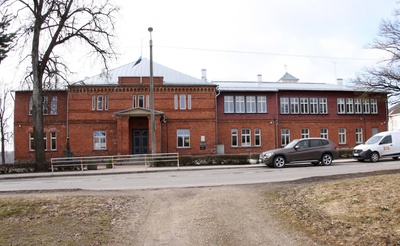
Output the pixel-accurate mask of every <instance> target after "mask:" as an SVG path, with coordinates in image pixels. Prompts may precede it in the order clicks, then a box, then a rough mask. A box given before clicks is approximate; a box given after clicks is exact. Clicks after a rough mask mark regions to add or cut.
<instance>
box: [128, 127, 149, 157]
mask: <svg viewBox="0 0 400 246" xmlns="http://www.w3.org/2000/svg"><path fill="white" fill-rule="evenodd" d="M132 142H133V143H132V153H133V154H134V155H136V154H148V153H149V134H148V131H147V129H146V130H142V129H141V130H132Z"/></svg>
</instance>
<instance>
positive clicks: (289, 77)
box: [278, 72, 299, 82]
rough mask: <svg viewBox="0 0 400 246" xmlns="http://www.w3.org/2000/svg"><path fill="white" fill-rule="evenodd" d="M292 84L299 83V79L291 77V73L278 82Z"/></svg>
mask: <svg viewBox="0 0 400 246" xmlns="http://www.w3.org/2000/svg"><path fill="white" fill-rule="evenodd" d="M282 81H283V82H290V81H293V82H297V81H299V79H298V78H296V77H294V76H293V75H291V74H290V73H288V72H286V73H285V74H284V75H283V76H282V78H280V79H279V80H278V82H282Z"/></svg>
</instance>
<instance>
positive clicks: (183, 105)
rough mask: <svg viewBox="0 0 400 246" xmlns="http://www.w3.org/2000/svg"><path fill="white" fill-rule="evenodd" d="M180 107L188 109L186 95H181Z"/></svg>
mask: <svg viewBox="0 0 400 246" xmlns="http://www.w3.org/2000/svg"><path fill="white" fill-rule="evenodd" d="M179 109H186V95H179Z"/></svg>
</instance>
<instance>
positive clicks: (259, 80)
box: [257, 74, 262, 82]
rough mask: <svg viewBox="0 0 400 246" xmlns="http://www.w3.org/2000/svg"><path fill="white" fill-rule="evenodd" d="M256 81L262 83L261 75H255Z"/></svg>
mask: <svg viewBox="0 0 400 246" xmlns="http://www.w3.org/2000/svg"><path fill="white" fill-rule="evenodd" d="M257 80H258V82H262V75H261V74H257Z"/></svg>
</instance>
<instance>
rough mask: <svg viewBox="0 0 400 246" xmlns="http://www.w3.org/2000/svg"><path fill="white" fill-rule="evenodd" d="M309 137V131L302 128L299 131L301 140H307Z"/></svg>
mask: <svg viewBox="0 0 400 246" xmlns="http://www.w3.org/2000/svg"><path fill="white" fill-rule="evenodd" d="M309 137H310V129H308V128H303V129H301V138H309Z"/></svg>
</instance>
